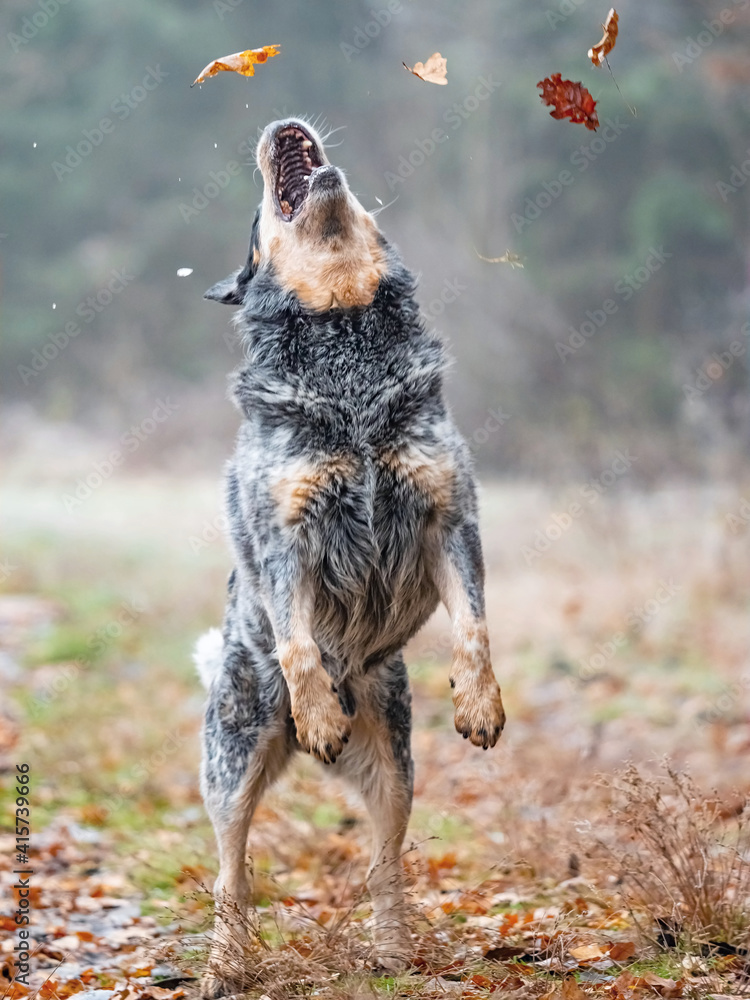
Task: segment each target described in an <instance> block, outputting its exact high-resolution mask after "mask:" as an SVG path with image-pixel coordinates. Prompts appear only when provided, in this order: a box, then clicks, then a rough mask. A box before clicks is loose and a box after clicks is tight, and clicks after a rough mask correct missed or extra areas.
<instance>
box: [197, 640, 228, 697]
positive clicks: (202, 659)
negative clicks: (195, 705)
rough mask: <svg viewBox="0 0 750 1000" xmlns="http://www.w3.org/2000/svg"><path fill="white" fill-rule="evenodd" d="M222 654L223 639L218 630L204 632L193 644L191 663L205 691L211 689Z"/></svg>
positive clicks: (219, 666) (218, 669) (219, 668)
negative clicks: (193, 664) (192, 662)
mask: <svg viewBox="0 0 750 1000" xmlns="http://www.w3.org/2000/svg"><path fill="white" fill-rule="evenodd" d="M223 653H224V639H223V637H222V635H221V629H218V628H212V629H209V630H208V632H204V633H203V635H202V636H201V637H200V639H199V640H198V641H197V643H196V644H195V651H194V652H193V661H194V663H195V666H196V668H197V670H198V676H199V677H200V679H201V681H202V683H203V687H204V688H206V690H208V689H209V688H210V687H211V683H212V681H213V679H214V677H216V675H217V674H218V673H219V671H220V670H221V664H222V657H223Z"/></svg>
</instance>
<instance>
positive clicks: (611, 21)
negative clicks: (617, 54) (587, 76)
mask: <svg viewBox="0 0 750 1000" xmlns="http://www.w3.org/2000/svg"><path fill="white" fill-rule="evenodd" d="M619 20H620V19H619V17H618V15H617V11H616V10H615V8H614V7H613V8H612V9H611V10H610V12H609V14H607V20H606V21H605V22H604V24H603V25H602V30H603V32H604V37H603V38H602V40H601V41H600V42H597V43H596V45H592V46H591V48H590V49H589V59H590V60H591V62H592V63H593V64H594V66H601V64H602V63H603V62H604V60H605V59H606V58H607V56H608V55H609V53H610V52H611V51H612V49H613V48H614V47H615V42H616V41H617V32H618V31H619V25H618V21H619Z"/></svg>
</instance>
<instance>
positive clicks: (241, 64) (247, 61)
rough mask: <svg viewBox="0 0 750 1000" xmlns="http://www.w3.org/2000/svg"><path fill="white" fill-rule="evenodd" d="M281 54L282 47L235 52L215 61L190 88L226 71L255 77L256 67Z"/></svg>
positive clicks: (273, 46) (271, 46)
mask: <svg viewBox="0 0 750 1000" xmlns="http://www.w3.org/2000/svg"><path fill="white" fill-rule="evenodd" d="M279 52H281V46H280V45H264V46H263V48H261V49H246V50H245V51H244V52H233V53H232V55H230V56H222V57H221V59H214V61H213V62H210V63H209V64H208V66H206V67H205V68H204V69H202V70H201V71H200V73H199V74H198V76H197V77H196V78H195V80H194V81H193V83H191V84H190V86H191V87H194V86H195V85H196V83H203V81H204V80H207V79H208V78H209V77H211V76H216V74H217V73H220V72H222V71H224V70H228V71H230V72H232V73H241V74H242V76H255V67H256V66H257V65H259V64H261V63H264V62H266V60H267V59H271V58H272V57H273V56H277V55H278V54H279Z"/></svg>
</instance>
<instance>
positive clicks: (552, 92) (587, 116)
mask: <svg viewBox="0 0 750 1000" xmlns="http://www.w3.org/2000/svg"><path fill="white" fill-rule="evenodd" d="M537 87H539V88H541V91H542V93H541V95H540V96H541V99H542V101H543V103H544V104H548V105H549V106H550V107H551V108H552V111H550V117H551V118H559V119H563V118H570V120H571V122H573V123H574V124H584V125H585V126H586V128H588V129H591V131H592V132H596V129H597V127H598V125H599V118H598V117H597V114H596V101H595V100H594V98H593V97H592V96H591V94H590V93H589V92H588V90H586V88H585V87H584V86H583V84H582V83H574V82H573V81H572V80H563V79H562V77H561V75H560V73H553V74H552V76H548V77H546V78H545V79H544V80H540V81H539V83H538V84H537Z"/></svg>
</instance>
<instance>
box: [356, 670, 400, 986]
mask: <svg viewBox="0 0 750 1000" xmlns="http://www.w3.org/2000/svg"><path fill="white" fill-rule="evenodd" d="M363 687H364V690H362V689H360V691H362V693H361V695H360V694H359V693H358V694H357V695H356V697H357V715H356V716H355V719H354V726H353V729H352V736H351V742H350V745H349V746H348V747H347V749H346V751H345V753H344V754H343V756H342V758H341V762H340V768H341V773H342V775H343V776H344V777H346V778H347V779H348V780H349V781H351V782H352V783H353V784H354V785H355V786H356V787H357V789H358V791H359V792H360V794H361V795H362V798H363V799H364V802H365V805H366V807H367V810H368V812H369V814H370V821H371V824H372V834H373V840H372V855H371V859H370V867H369V870H368V873H367V888H368V890H369V892H370V898H371V899H372V908H373V930H374V934H373V937H374V942H375V959H376V963H377V964H378V965H379V966H381V967H382V968H384V969H385V970H387V971H389V972H398V971H400V970H402V969H404V968H406V967H407V966H408V965H409V962H410V958H411V938H410V935H409V932H408V927H407V920H406V904H405V899H404V878H403V867H402V862H401V853H402V846H403V841H404V836H405V834H406V827H407V825H408V823H409V816H410V814H411V802H412V789H413V780H414V767H413V763H412V759H411V694H410V692H409V680H408V676H407V673H406V667H405V665H404V661H403V659H402V657H401V655H400V654H399V655H398V656H397V657H395V658H394V659H393V660H392V661H391V662H390V663H388V664H383V665H382V666H381V667H378V668H374V669H373V670H372V673H371V674H370V675H369V676H368V677H367V678H366V680H365V685H363Z"/></svg>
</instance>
